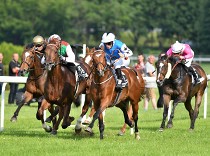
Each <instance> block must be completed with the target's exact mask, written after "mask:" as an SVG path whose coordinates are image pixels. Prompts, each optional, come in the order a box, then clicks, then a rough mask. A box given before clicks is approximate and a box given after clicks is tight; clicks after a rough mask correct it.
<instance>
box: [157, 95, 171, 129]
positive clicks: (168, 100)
mask: <svg viewBox="0 0 210 156" xmlns="http://www.w3.org/2000/svg"><path fill="white" fill-rule="evenodd" d="M163 99H164V101H163V102H164V103H163V107H164V110H163V119H162V123H161V125H160V129H159V131H163V129H164V128H165V122H166V118H167V116H168V108H169V103H170V100H171V97H170V96H169V95H166V94H164V95H163Z"/></svg>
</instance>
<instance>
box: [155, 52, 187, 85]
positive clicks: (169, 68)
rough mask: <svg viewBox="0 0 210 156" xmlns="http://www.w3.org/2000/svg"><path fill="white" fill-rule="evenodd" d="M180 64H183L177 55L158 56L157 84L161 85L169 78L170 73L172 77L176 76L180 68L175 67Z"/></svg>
mask: <svg viewBox="0 0 210 156" xmlns="http://www.w3.org/2000/svg"><path fill="white" fill-rule="evenodd" d="M180 64H181V66H184V65H183V63H182V60H180V58H179V56H178V55H172V56H170V57H168V56H167V55H162V56H159V57H158V61H157V62H156V68H157V77H156V82H157V85H158V86H162V85H163V83H164V82H165V80H166V79H169V77H171V76H172V75H173V77H174V79H176V78H178V77H179V72H180V69H176V68H175V67H176V66H177V65H180ZM175 69H176V70H177V71H176V72H175Z"/></svg>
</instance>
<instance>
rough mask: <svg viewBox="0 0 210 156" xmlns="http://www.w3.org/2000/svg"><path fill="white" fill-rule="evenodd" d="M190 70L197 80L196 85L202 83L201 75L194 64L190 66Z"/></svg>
mask: <svg viewBox="0 0 210 156" xmlns="http://www.w3.org/2000/svg"><path fill="white" fill-rule="evenodd" d="M188 69H189V72H191V74H192V75H193V78H194V81H195V83H194V84H195V85H196V84H199V83H201V81H202V80H201V79H200V78H199V77H200V76H199V75H198V73H197V72H196V71H195V70H194V69H193V67H192V66H190V67H189V68H188Z"/></svg>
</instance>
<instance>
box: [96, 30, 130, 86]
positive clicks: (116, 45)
mask: <svg viewBox="0 0 210 156" xmlns="http://www.w3.org/2000/svg"><path fill="white" fill-rule="evenodd" d="M99 47H104V51H105V53H106V61H107V63H108V64H110V63H113V64H114V68H115V71H116V74H117V84H116V89H117V90H122V73H121V69H120V68H121V66H128V65H129V62H130V60H129V59H128V57H129V56H132V55H133V52H132V51H131V50H130V49H129V48H128V47H127V46H126V44H125V43H123V42H121V41H120V40H117V39H115V35H114V34H113V33H104V34H103V36H102V40H101V44H100V45H99Z"/></svg>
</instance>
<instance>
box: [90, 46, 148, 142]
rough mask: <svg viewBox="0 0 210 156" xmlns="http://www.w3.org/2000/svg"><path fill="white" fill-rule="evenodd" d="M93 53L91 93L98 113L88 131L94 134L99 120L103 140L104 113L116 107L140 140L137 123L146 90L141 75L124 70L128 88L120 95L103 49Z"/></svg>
mask: <svg viewBox="0 0 210 156" xmlns="http://www.w3.org/2000/svg"><path fill="white" fill-rule="evenodd" d="M93 51H94V53H93V56H92V62H93V67H92V71H93V73H92V74H93V80H92V83H91V88H90V93H91V97H92V100H93V103H94V108H95V110H96V113H95V114H94V116H93V120H92V122H91V123H90V125H89V126H88V127H87V129H86V131H87V132H89V133H90V134H92V133H93V131H92V128H93V126H94V122H95V120H96V119H97V118H98V120H99V131H100V139H103V137H104V123H103V116H102V112H103V111H104V110H105V109H106V108H108V107H112V106H116V107H119V108H120V109H121V110H122V112H123V114H124V119H125V123H127V124H128V125H129V126H130V127H135V138H136V139H140V136H139V133H138V126H137V121H138V109H139V106H138V102H139V101H140V98H141V94H142V93H143V90H144V86H143V87H142V85H141V83H144V81H143V79H142V77H141V74H140V73H137V74H138V76H137V75H136V72H135V71H134V70H131V69H127V68H124V69H122V71H123V73H124V74H125V75H126V77H127V80H128V87H125V88H124V89H123V90H122V92H121V93H118V92H116V91H115V85H116V83H115V79H114V77H113V74H112V71H111V70H112V69H111V66H108V64H107V63H106V58H105V52H104V51H103V50H102V49H100V50H95V49H93ZM117 95H119V99H117V98H116V97H117ZM128 101H129V102H130V104H131V106H132V109H133V114H132V119H133V120H130V119H129V117H128V113H127V109H128V105H127V104H128Z"/></svg>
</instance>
